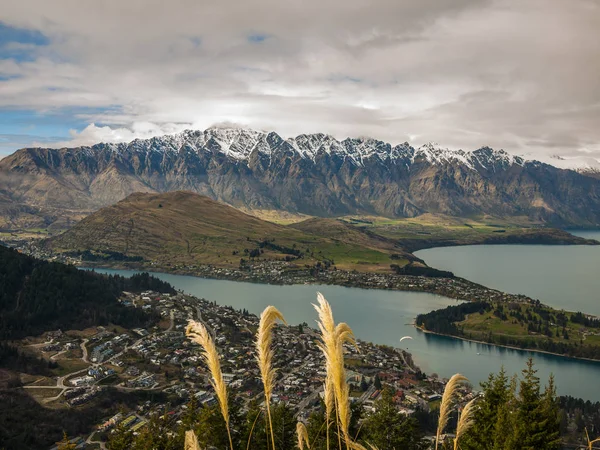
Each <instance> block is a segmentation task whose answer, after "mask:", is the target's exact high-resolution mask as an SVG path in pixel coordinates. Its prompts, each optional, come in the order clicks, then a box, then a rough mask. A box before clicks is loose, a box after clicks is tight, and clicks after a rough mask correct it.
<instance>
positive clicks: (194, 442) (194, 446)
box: [183, 430, 200, 450]
mask: <svg viewBox="0 0 600 450" xmlns="http://www.w3.org/2000/svg"><path fill="white" fill-rule="evenodd" d="M183 448H184V450H200V444H198V438H197V437H196V433H194V432H193V431H192V430H188V431H186V432H185V445H184V447H183Z"/></svg>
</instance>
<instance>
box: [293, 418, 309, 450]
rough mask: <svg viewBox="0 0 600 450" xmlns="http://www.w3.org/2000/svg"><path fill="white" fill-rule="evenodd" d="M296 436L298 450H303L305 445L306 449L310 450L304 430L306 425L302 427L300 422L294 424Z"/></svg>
mask: <svg viewBox="0 0 600 450" xmlns="http://www.w3.org/2000/svg"><path fill="white" fill-rule="evenodd" d="M296 435H297V436H298V448H299V449H300V450H304V444H306V448H307V449H308V450H310V443H309V441H308V430H307V429H306V425H304V424H303V423H302V422H298V423H297V424H296Z"/></svg>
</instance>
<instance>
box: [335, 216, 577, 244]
mask: <svg viewBox="0 0 600 450" xmlns="http://www.w3.org/2000/svg"><path fill="white" fill-rule="evenodd" d="M342 220H343V221H344V222H346V223H348V224H351V225H353V226H355V227H358V228H360V229H362V230H366V231H370V232H372V233H375V234H377V235H380V236H382V237H385V238H388V239H391V240H395V241H398V242H400V243H401V244H402V246H403V248H404V249H405V250H406V251H409V252H414V251H417V250H421V249H424V248H431V247H442V246H450V245H472V244H503V243H542V244H559V243H566V244H570V243H579V244H583V243H585V240H583V239H579V238H576V237H574V236H572V235H571V234H570V233H567V232H566V231H563V230H557V229H552V228H542V227H540V226H539V225H538V224H532V223H530V222H527V221H526V220H525V219H523V220H519V219H518V218H511V220H510V221H506V220H502V219H498V218H493V217H480V218H459V217H449V216H443V215H433V214H423V215H421V216H418V217H414V218H401V219H390V218H385V217H377V216H346V217H343V218H342Z"/></svg>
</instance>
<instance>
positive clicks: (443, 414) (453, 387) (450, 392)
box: [435, 373, 469, 450]
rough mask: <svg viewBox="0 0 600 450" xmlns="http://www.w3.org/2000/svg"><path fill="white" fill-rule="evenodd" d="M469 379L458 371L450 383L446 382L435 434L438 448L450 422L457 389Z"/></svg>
mask: <svg viewBox="0 0 600 450" xmlns="http://www.w3.org/2000/svg"><path fill="white" fill-rule="evenodd" d="M467 381H469V380H467V378H466V377H464V376H463V375H461V374H459V373H457V374H455V375H452V378H450V381H448V384H446V388H445V389H444V395H443V396H442V403H441V405H440V418H439V420H438V427H437V433H436V436H435V448H436V450H437V448H438V445H439V441H440V437H441V435H442V433H443V431H444V428H446V425H447V424H448V419H449V417H450V411H451V409H452V406H453V405H454V397H455V395H456V391H457V389H458V388H459V386H460V385H461V384H462V383H464V382H467Z"/></svg>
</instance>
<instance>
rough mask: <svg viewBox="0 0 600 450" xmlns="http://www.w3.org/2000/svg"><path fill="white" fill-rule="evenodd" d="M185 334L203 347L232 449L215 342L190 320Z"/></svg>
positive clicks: (204, 330) (200, 325) (203, 328)
mask: <svg viewBox="0 0 600 450" xmlns="http://www.w3.org/2000/svg"><path fill="white" fill-rule="evenodd" d="M186 335H187V336H188V337H189V338H190V339H191V340H192V341H194V342H196V343H197V344H199V345H200V346H201V347H202V349H203V355H202V356H203V357H204V361H205V362H206V365H207V366H208V369H209V370H210V374H211V376H212V380H211V384H212V386H213V388H214V390H215V392H216V394H217V399H218V400H219V406H220V408H221V414H223V418H224V419H225V425H226V426H227V435H228V437H229V446H230V448H231V450H233V442H232V440H231V430H230V428H229V404H228V402H227V387H226V386H225V380H223V372H221V362H220V360H219V354H218V352H217V348H216V347H215V343H214V342H213V340H212V338H211V337H210V334H209V333H208V330H207V329H206V327H205V326H204V325H203V324H202V323H200V322H196V321H193V320H190V322H189V324H188V326H187V328H186Z"/></svg>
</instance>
